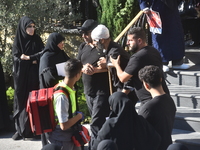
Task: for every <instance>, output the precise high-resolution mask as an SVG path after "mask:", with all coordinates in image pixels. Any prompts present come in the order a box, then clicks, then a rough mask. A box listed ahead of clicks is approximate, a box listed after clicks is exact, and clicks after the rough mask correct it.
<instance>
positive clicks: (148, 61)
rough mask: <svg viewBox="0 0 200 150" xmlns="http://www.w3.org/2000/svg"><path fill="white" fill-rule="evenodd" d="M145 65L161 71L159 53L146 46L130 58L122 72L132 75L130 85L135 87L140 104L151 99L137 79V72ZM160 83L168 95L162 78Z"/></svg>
mask: <svg viewBox="0 0 200 150" xmlns="http://www.w3.org/2000/svg"><path fill="white" fill-rule="evenodd" d="M147 65H155V66H158V67H159V68H160V69H161V70H162V59H161V56H160V54H159V52H158V51H157V50H156V49H155V48H153V47H151V46H146V47H144V48H142V49H141V50H139V51H138V52H137V53H135V54H133V55H132V56H131V57H130V60H129V62H128V65H127V66H126V68H125V70H124V71H125V72H126V73H128V74H130V75H132V78H131V82H132V85H133V86H134V87H135V90H136V94H137V97H138V98H139V100H140V101H141V102H142V104H143V103H144V102H145V101H147V100H150V99H151V98H152V97H151V94H150V93H149V92H148V91H147V90H146V89H145V88H144V86H143V84H142V82H141V81H140V79H139V77H138V72H139V70H140V69H141V68H143V67H145V66H147ZM162 81H163V83H162V86H163V89H164V91H165V92H166V93H168V94H169V90H168V88H167V85H166V83H165V80H164V76H163V80H162Z"/></svg>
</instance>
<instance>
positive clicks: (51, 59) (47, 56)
mask: <svg viewBox="0 0 200 150" xmlns="http://www.w3.org/2000/svg"><path fill="white" fill-rule="evenodd" d="M64 40H65V38H64V37H63V36H62V35H61V34H59V33H55V32H54V33H51V34H50V35H49V38H48V40H47V44H46V46H45V50H44V51H45V53H44V54H43V55H42V57H41V59H40V69H39V72H40V73H41V72H42V71H43V69H45V68H47V67H55V65H56V64H58V63H62V62H65V61H66V60H68V59H69V56H68V55H67V54H66V53H65V52H64V51H63V50H61V49H60V48H59V47H58V44H59V43H60V42H62V41H64Z"/></svg>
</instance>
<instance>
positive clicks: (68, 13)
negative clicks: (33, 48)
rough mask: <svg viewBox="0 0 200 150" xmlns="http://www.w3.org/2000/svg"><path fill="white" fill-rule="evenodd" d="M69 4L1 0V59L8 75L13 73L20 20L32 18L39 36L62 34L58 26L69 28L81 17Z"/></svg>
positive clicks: (48, 0)
mask: <svg viewBox="0 0 200 150" xmlns="http://www.w3.org/2000/svg"><path fill="white" fill-rule="evenodd" d="M69 4H70V1H69V0H68V1H66V0H0V58H1V62H2V65H3V69H4V73H5V74H6V75H11V73H12V54H11V52H12V44H13V41H14V36H15V30H16V28H17V24H18V21H19V19H20V18H21V17H22V16H25V15H26V16H29V17H30V18H32V19H33V20H34V21H35V22H36V26H37V34H39V35H41V34H43V33H45V32H52V31H57V32H61V30H59V29H62V28H58V27H57V25H58V24H63V25H66V26H65V27H69V26H70V24H72V22H73V21H76V20H78V19H80V17H81V15H79V14H77V13H76V14H75V15H74V13H73V9H72V8H71V5H69ZM58 21H59V22H58ZM67 25H68V26H67ZM44 41H45V39H44Z"/></svg>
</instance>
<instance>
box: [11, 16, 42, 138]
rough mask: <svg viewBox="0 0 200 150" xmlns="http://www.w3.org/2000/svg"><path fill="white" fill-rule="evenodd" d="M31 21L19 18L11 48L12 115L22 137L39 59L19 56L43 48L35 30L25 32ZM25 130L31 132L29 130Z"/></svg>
mask: <svg viewBox="0 0 200 150" xmlns="http://www.w3.org/2000/svg"><path fill="white" fill-rule="evenodd" d="M32 23H33V24H34V21H33V20H32V19H30V18H29V17H27V16H24V17H22V18H21V19H20V21H19V23H18V26H17V30H16V36H15V39H14V44H13V48H12V54H13V65H14V72H13V78H14V88H15V95H14V113H13V115H14V119H15V123H16V124H17V130H18V133H19V134H20V135H22V136H24V137H26V135H27V134H26V133H25V132H26V131H25V129H28V128H26V127H25V126H26V123H27V122H28V116H27V114H26V103H27V99H28V95H29V92H30V91H32V90H36V89H38V88H39V77H38V74H39V73H38V72H39V71H38V70H39V59H38V57H33V58H32V59H31V60H21V59H20V56H21V55H22V54H25V55H28V56H30V55H34V54H36V53H38V52H40V51H42V49H43V48H44V44H43V42H42V40H41V38H40V37H39V36H38V35H37V34H35V32H34V35H29V34H27V33H26V29H27V27H28V26H29V25H30V24H32ZM33 60H34V61H37V64H33ZM27 126H28V125H27ZM29 128H30V127H29ZM28 130H30V129H28ZM27 132H31V130H30V131H27Z"/></svg>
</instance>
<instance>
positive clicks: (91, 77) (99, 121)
mask: <svg viewBox="0 0 200 150" xmlns="http://www.w3.org/2000/svg"><path fill="white" fill-rule="evenodd" d="M96 26H97V22H96V21H94V20H92V19H88V20H86V21H85V22H84V23H83V25H82V26H81V27H80V28H79V29H80V30H81V31H82V37H83V39H84V41H85V42H83V43H82V44H81V45H80V47H79V50H78V56H77V59H79V60H81V62H82V63H83V69H82V72H83V75H82V81H83V85H84V94H85V96H86V102H87V106H88V109H89V112H90V115H91V124H90V129H91V140H90V142H89V146H88V148H89V149H90V147H91V144H92V143H93V139H94V138H96V136H97V133H98V131H99V130H100V129H101V127H102V125H103V124H104V122H105V120H106V117H107V116H108V115H109V113H110V106H109V103H108V97H109V82H108V73H107V69H102V68H99V67H98V65H97V62H98V61H99V58H100V57H104V56H105V54H104V53H103V52H102V51H97V49H96V48H95V47H94V46H93V45H92V39H91V32H92V30H93V29H94V28H95V27H96Z"/></svg>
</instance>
